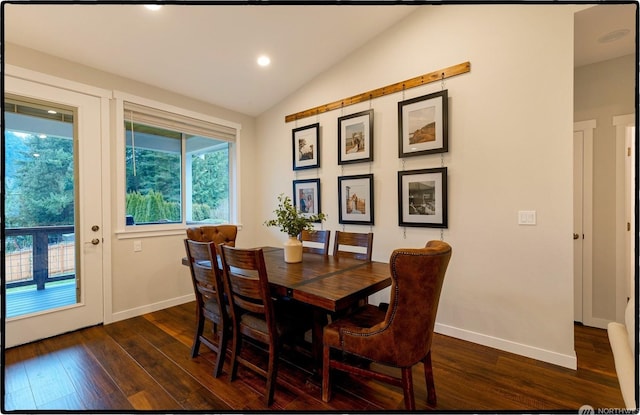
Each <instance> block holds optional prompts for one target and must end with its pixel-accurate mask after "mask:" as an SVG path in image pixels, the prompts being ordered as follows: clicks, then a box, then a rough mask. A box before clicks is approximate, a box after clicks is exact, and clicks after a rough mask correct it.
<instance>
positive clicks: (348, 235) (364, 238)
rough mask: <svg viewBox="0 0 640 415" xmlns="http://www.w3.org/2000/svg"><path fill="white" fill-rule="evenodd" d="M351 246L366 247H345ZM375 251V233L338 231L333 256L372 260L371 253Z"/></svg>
mask: <svg viewBox="0 0 640 415" xmlns="http://www.w3.org/2000/svg"><path fill="white" fill-rule="evenodd" d="M346 246H349V247H351V248H353V247H359V248H364V250H362V249H359V250H358V249H349V250H346V249H344V247H346ZM372 252H373V233H372V232H369V233H355V232H341V231H336V236H335V240H334V242H333V256H334V257H347V258H355V259H362V260H364V261H371V254H372Z"/></svg>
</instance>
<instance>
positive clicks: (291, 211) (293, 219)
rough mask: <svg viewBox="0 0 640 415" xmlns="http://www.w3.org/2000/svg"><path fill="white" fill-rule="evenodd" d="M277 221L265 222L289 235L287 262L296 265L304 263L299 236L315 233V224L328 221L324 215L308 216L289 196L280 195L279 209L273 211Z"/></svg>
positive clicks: (286, 248)
mask: <svg viewBox="0 0 640 415" xmlns="http://www.w3.org/2000/svg"><path fill="white" fill-rule="evenodd" d="M273 213H275V214H276V217H275V219H269V220H267V221H265V222H264V224H265V225H266V226H275V227H278V228H279V229H280V231H282V232H284V233H286V234H287V235H289V240H288V241H287V242H286V243H285V262H289V263H294V262H300V261H302V242H300V241H299V240H298V235H299V234H300V232H302V231H303V230H307V231H310V232H313V231H314V228H313V224H314V222H322V221H323V220H326V218H327V217H326V215H325V214H324V213H317V214H314V215H308V214H305V213H302V212H301V211H300V210H298V209H297V208H296V207H295V206H294V205H293V202H292V201H291V198H290V197H289V196H285V195H284V194H282V193H281V194H280V195H279V196H278V207H277V208H276V209H275V210H274V211H273Z"/></svg>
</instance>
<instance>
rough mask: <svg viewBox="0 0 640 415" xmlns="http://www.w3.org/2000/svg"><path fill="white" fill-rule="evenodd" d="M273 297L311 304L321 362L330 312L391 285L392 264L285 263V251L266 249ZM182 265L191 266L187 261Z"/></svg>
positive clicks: (320, 259)
mask: <svg viewBox="0 0 640 415" xmlns="http://www.w3.org/2000/svg"><path fill="white" fill-rule="evenodd" d="M262 250H263V253H264V260H265V265H266V267H267V273H268V276H269V285H270V287H271V293H272V295H273V296H274V297H277V298H278V297H279V298H286V299H291V300H295V301H299V302H301V303H304V304H308V305H309V306H311V307H312V310H313V316H314V321H313V329H312V349H313V356H314V358H315V359H316V361H318V362H320V361H321V359H322V330H323V327H324V326H325V325H326V323H327V312H329V313H340V312H342V311H345V310H348V309H349V308H351V307H354V306H356V305H357V304H358V303H359V302H360V301H362V300H364V299H366V298H367V297H368V296H369V295H371V294H373V293H376V292H378V291H380V290H382V289H384V288H385V287H388V286H390V285H391V276H390V271H389V264H387V263H384V262H376V261H362V260H357V259H352V258H343V257H334V256H332V255H327V256H325V255H318V254H312V253H304V254H303V258H302V262H299V263H295V264H290V263H287V262H285V261H284V250H283V249H282V248H275V247H263V248H262ZM183 264H185V265H188V262H187V261H186V258H185V259H183Z"/></svg>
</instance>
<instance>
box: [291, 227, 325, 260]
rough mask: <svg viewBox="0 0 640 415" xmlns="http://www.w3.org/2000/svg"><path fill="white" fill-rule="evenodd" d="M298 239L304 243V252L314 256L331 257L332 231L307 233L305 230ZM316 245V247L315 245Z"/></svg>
mask: <svg viewBox="0 0 640 415" xmlns="http://www.w3.org/2000/svg"><path fill="white" fill-rule="evenodd" d="M298 239H300V241H302V252H309V253H312V254H320V255H329V242H330V240H331V231H329V230H326V231H325V230H320V231H307V230H303V231H302V232H300V235H298ZM305 242H311V243H312V245H309V244H305ZM313 244H315V246H314V245H313Z"/></svg>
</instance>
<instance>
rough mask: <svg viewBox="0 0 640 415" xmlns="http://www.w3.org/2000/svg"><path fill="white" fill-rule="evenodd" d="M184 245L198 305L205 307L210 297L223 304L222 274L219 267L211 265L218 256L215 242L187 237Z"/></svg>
mask: <svg viewBox="0 0 640 415" xmlns="http://www.w3.org/2000/svg"><path fill="white" fill-rule="evenodd" d="M184 246H185V250H186V252H187V260H188V261H189V265H190V266H189V269H190V271H191V279H192V282H193V288H194V291H195V294H196V302H197V303H198V307H204V304H205V303H206V302H207V301H208V300H209V299H215V300H216V301H217V303H218V304H223V293H224V285H223V282H222V274H221V273H220V270H219V269H218V267H213V268H212V267H211V264H212V263H215V262H216V261H215V259H214V258H216V257H217V254H216V247H215V243H214V242H198V241H193V240H190V239H185V240H184Z"/></svg>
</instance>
